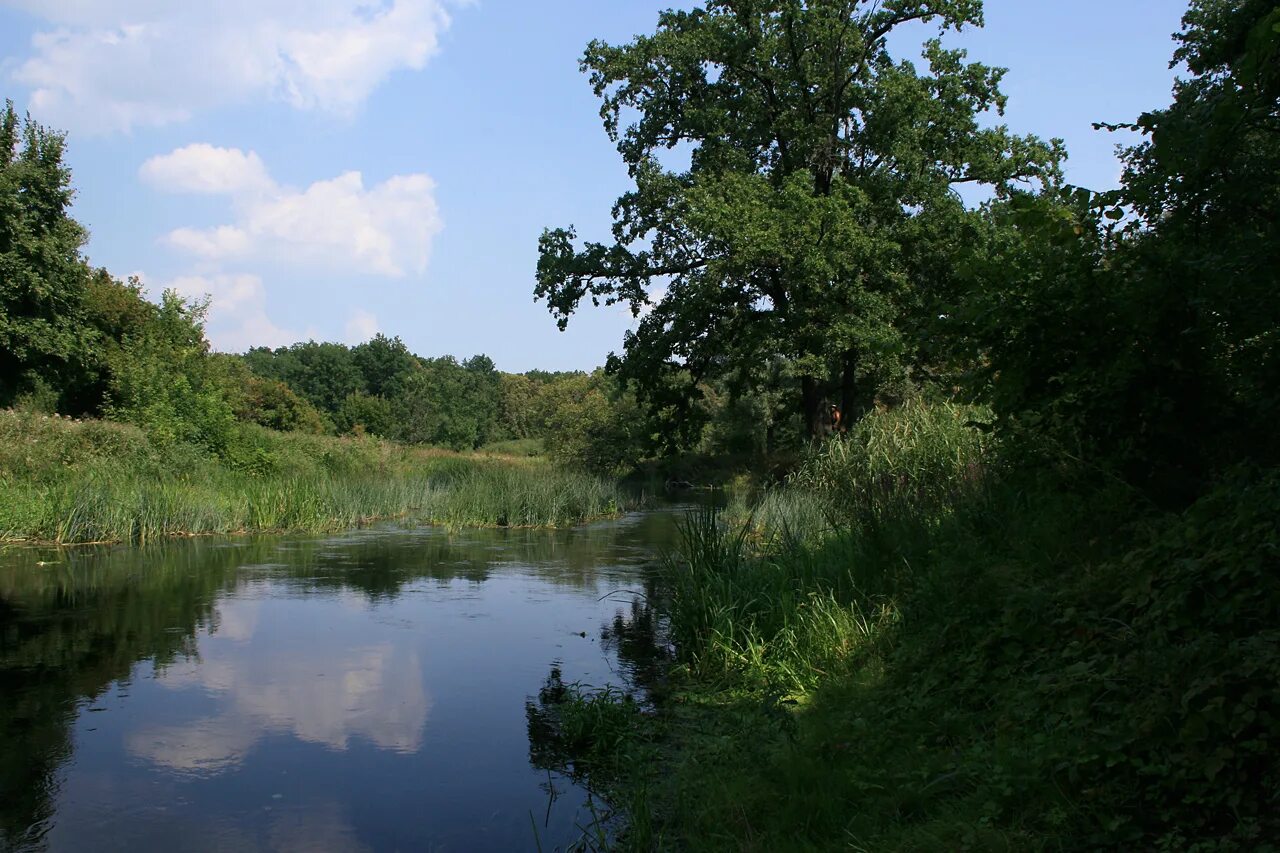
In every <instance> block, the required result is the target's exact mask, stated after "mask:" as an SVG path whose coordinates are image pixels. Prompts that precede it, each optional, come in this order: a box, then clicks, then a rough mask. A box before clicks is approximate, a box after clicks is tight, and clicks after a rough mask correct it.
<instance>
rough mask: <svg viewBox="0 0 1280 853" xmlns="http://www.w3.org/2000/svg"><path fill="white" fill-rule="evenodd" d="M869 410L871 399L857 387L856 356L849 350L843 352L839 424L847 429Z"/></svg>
mask: <svg viewBox="0 0 1280 853" xmlns="http://www.w3.org/2000/svg"><path fill="white" fill-rule="evenodd" d="M870 410H871V400H870V399H869V398H868V395H866V394H865V393H864V392H863V390H862V389H861V388H859V387H858V356H857V355H856V354H855V353H854V351H853V350H849V351H848V352H846V353H845V354H844V366H843V368H842V369H841V371H840V423H841V426H842V427H843V428H844V429H848V428H849V427H850V426H852V425H853V423H854V422H855V421H857V420H858V419H859V418H861V417H862V416H863V415H865V414H866V413H867V412H868V411H870Z"/></svg>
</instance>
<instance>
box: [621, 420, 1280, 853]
mask: <svg viewBox="0 0 1280 853" xmlns="http://www.w3.org/2000/svg"><path fill="white" fill-rule="evenodd" d="M912 418H914V419H915V422H914V423H905V422H904V420H910V419H912ZM872 419H873V420H872V422H870V423H867V422H865V421H864V422H863V423H862V424H860V425H859V426H858V428H857V429H855V430H854V431H853V433H852V434H851V435H850V436H849V437H848V438H846V439H843V440H840V441H838V442H834V443H832V444H830V445H828V446H826V447H824V448H822V449H820V450H818V451H817V452H815V453H814V454H813V455H812V456H811V457H810V458H809V459H807V460H805V462H804V463H803V465H802V467H801V470H800V473H798V474H797V475H796V476H795V477H793V478H792V479H791V480H790V481H789V482H787V483H786V484H785V485H783V486H782V487H780V488H778V489H776V490H773V491H770V492H767V493H765V494H764V495H763V496H762V497H761V499H760V500H759V501H757V502H756V503H755V504H754V505H750V506H747V505H738V506H734V507H730V509H729V511H727V512H724V513H718V514H717V513H714V512H712V511H700V512H697V513H695V514H694V515H692V516H690V517H689V518H688V519H687V520H686V521H685V523H684V524H683V526H682V529H681V545H680V548H679V549H678V552H677V553H676V554H674V555H672V557H671V558H670V559H669V560H667V562H666V564H665V566H664V573H663V578H664V580H665V584H664V586H665V588H666V589H665V591H666V599H665V600H666V608H667V615H668V618H669V625H670V631H671V634H672V636H673V639H674V640H675V648H676V662H675V664H674V667H673V670H672V672H671V679H670V683H669V684H668V685H667V687H666V690H665V693H664V696H665V698H664V701H663V704H662V706H661V714H660V717H661V721H662V722H661V726H662V732H663V735H662V738H663V740H662V742H661V744H660V746H659V748H658V751H657V753H656V755H657V756H659V758H658V761H659V764H660V767H659V768H658V769H657V770H654V769H653V768H652V767H645V768H637V770H636V771H635V775H634V776H631V777H626V776H624V778H623V782H622V783H620V784H619V786H618V787H619V788H620V792H619V793H618V794H617V795H616V801H617V802H618V803H621V804H624V807H625V803H627V802H630V801H636V802H641V803H643V809H644V810H643V812H641V813H637V814H635V815H632V816H631V829H630V830H629V832H627V833H624V834H623V835H622V836H620V846H622V847H624V848H629V849H641V850H643V849H652V847H651V846H647V842H646V841H645V839H653V838H661V839H662V842H663V844H664V845H666V846H669V847H671V848H678V849H688V850H779V849H787V850H807V849H833V848H836V847H841V848H844V849H852V850H866V851H879V850H1010V851H1013V850H1018V851H1021V850H1070V849H1080V850H1097V849H1123V850H1134V849H1143V850H1185V849H1197V850H1245V849H1263V848H1265V847H1266V845H1267V844H1268V843H1270V842H1271V841H1272V840H1274V839H1275V838H1277V837H1280V819H1278V818H1277V817H1276V815H1278V814H1280V801H1277V799H1276V793H1275V792H1276V791H1277V790H1280V770H1278V769H1277V765H1276V764H1275V762H1274V755H1273V751H1274V750H1273V746H1272V745H1273V744H1274V743H1275V738H1276V732H1277V727H1278V726H1280V723H1277V720H1280V691H1278V690H1277V687H1276V685H1277V684H1278V683H1280V653H1277V649H1280V633H1278V631H1280V628H1278V627H1277V626H1280V569H1278V568H1277V566H1278V564H1277V557H1276V555H1277V550H1276V542H1277V537H1276V532H1275V531H1276V527H1275V518H1276V517H1277V514H1278V513H1280V472H1275V471H1272V472H1265V471H1263V472H1257V471H1252V472H1250V471H1244V472H1238V473H1237V474H1235V475H1233V476H1232V477H1229V478H1227V479H1226V480H1224V482H1223V483H1222V485H1221V486H1220V487H1219V489H1218V490H1217V491H1216V492H1214V493H1213V494H1211V495H1209V496H1207V497H1206V498H1204V499H1202V500H1201V501H1200V502H1199V503H1197V504H1196V505H1194V506H1192V507H1191V508H1189V509H1188V510H1186V511H1185V512H1184V513H1183V514H1181V515H1177V516H1170V515H1153V514H1151V513H1150V511H1149V510H1148V509H1147V508H1146V505H1145V504H1142V503H1140V502H1136V501H1135V500H1134V499H1133V495H1132V493H1131V492H1129V491H1128V490H1126V489H1125V488H1123V487H1121V486H1119V485H1117V484H1115V483H1111V482H1103V483H1093V484H1087V487H1085V486H1082V480H1081V479H1080V478H1079V477H1078V476H1077V475H1076V474H1075V473H1074V472H1071V473H1070V476H1068V477H1065V478H1063V477H1057V476H1054V472H1053V471H1052V470H1046V469H1044V468H1042V467H1038V466H1037V467H1036V468H1034V469H1031V468H1026V467H1022V468H1019V467H1018V466H1015V465H1009V466H1007V467H1006V466H1004V465H1000V464H997V461H998V460H997V458H996V457H994V456H993V451H994V450H995V448H992V447H990V445H989V444H988V442H987V438H986V436H985V435H984V434H982V433H981V431H980V430H979V429H978V428H977V427H975V426H971V425H970V423H969V422H970V421H971V420H977V419H976V418H973V417H972V413H971V412H969V411H966V410H965V409H963V408H961V407H945V408H943V409H941V410H940V411H939V410H930V409H927V408H916V409H914V410H911V409H907V410H906V411H904V412H897V413H878V414H876V415H873V416H872ZM966 430H968V431H972V432H973V433H976V434H973V435H966V433H965V431H966ZM601 716H603V715H601ZM655 777H656V778H655ZM640 789H643V791H642V792H641V791H640Z"/></svg>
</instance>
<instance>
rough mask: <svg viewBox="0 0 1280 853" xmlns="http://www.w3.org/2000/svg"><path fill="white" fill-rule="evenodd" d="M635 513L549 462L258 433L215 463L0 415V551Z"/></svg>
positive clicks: (112, 432)
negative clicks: (21, 546) (21, 545)
mask: <svg viewBox="0 0 1280 853" xmlns="http://www.w3.org/2000/svg"><path fill="white" fill-rule="evenodd" d="M634 503H635V501H634V499H633V498H631V497H630V496H629V495H628V494H627V493H625V492H623V491H622V490H621V489H620V488H619V487H618V486H617V485H616V484H614V483H611V482H608V481H605V480H602V479H600V478H598V477H594V476H591V475H587V474H582V473H578V472H573V471H566V470H562V469H559V468H556V467H554V466H552V465H551V464H550V463H548V462H546V461H544V460H537V459H524V458H517V457H479V456H467V455H460V454H454V453H449V452H447V451H439V450H431V449H419V448H407V447H403V446H399V445H395V444H391V443H388V442H382V441H377V440H374V439H369V438H325V437H320V436H308V435H301V434H292V433H289V434H285V433H276V432H272V431H269V430H265V429H261V428H256V427H246V428H245V430H244V433H243V436H242V441H241V443H240V444H239V445H238V446H237V447H236V448H234V451H233V452H232V453H231V454H229V457H228V458H227V459H216V458H213V457H210V456H208V455H206V454H203V453H201V452H199V451H197V450H195V449H193V448H190V447H187V446H184V445H169V446H161V445H157V444H155V443H153V442H151V441H149V440H148V438H147V436H146V435H145V434H144V433H142V432H141V431H140V430H138V429H136V428H134V427H131V426H127V425H124V424H115V423H110V422H105V421H93V420H87V421H72V420H68V419H59V418H52V417H46V416H41V415H39V414H32V413H22V412H12V411H4V412H0V539H4V540H9V541H13V540H39V541H49V542H56V543H82V542H146V541H148V540H151V539H155V538H157V537H163V536H175V535H205V534H227V533H243V532H251V531H273V532H274V531H297V530H338V529H346V528H352V527H356V526H359V525H362V524H367V523H369V522H371V521H374V520H377V519H393V518H406V519H411V520H414V521H420V522H424V523H432V524H443V525H449V526H454V527H464V526H521V527H562V526H568V525H572V524H576V523H579V522H582V521H586V520H589V519H592V518H599V517H604V516H611V515H616V514H618V513H620V512H622V511H624V510H625V509H627V508H629V507H631V506H633V505H634Z"/></svg>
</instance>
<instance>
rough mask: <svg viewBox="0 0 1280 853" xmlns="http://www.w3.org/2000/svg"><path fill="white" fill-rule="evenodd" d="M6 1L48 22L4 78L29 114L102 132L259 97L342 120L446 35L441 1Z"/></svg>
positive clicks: (422, 61)
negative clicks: (24, 89) (25, 92)
mask: <svg viewBox="0 0 1280 853" xmlns="http://www.w3.org/2000/svg"><path fill="white" fill-rule="evenodd" d="M7 2H8V3H9V4H10V5H13V6H17V7H18V8H21V9H24V10H25V11H27V12H30V13H31V14H33V15H36V16H38V17H40V18H42V19H44V20H45V21H47V22H49V24H50V25H51V26H50V28H49V29H47V30H45V31H42V32H39V33H37V34H36V35H35V36H33V37H32V41H31V47H32V52H31V54H30V55H29V56H28V57H26V58H25V59H23V60H20V61H19V62H18V63H17V65H16V68H15V71H14V73H13V77H14V79H15V80H16V81H17V82H18V83H21V84H23V85H26V86H29V87H30V88H31V89H32V96H31V109H32V112H34V113H35V114H36V115H37V116H38V117H39V118H40V119H41V120H42V121H46V122H49V123H52V124H55V125H57V126H59V127H66V128H69V129H73V130H90V131H104V132H109V131H127V130H130V129H131V128H134V127H137V126H148V125H150V126H155V125H163V124H169V123H172V122H178V121H183V120H185V119H187V118H189V117H190V116H191V115H192V114H193V113H195V112H197V111H199V110H203V109H210V108H215V107H221V106H228V105H233V104H241V103H247V102H251V101H257V100H263V99H274V100H280V101H284V102H287V103H289V104H291V105H292V106H294V107H295V108H298V109H305V110H320V111H324V112H328V113H332V114H336V115H339V116H348V115H351V114H352V113H353V112H354V111H355V110H356V109H357V108H358V107H359V106H360V105H361V104H362V103H363V102H364V101H365V99H366V98H368V97H369V95H370V94H371V93H372V92H373V91H374V89H376V88H377V87H378V86H379V85H380V84H381V83H382V82H383V81H384V80H386V79H387V77H389V76H390V75H391V74H392V73H394V72H395V71H398V70H403V69H409V70H418V69H421V68H422V67H423V66H425V65H426V62H427V60H428V59H430V57H431V56H432V55H433V54H435V53H436V51H437V49H438V46H439V37H440V34H441V33H442V32H443V31H444V30H445V29H447V27H448V26H449V16H448V14H447V12H446V11H445V8H444V7H445V3H446V2H448V0H383V2H372V3H371V2H369V0H219V2H217V3H189V2H172V0H120V1H119V2H112V3H103V2H101V0H7Z"/></svg>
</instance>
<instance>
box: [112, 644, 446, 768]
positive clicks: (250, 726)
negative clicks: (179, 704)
mask: <svg viewBox="0 0 1280 853" xmlns="http://www.w3.org/2000/svg"><path fill="white" fill-rule="evenodd" d="M225 651H232V649H219V648H216V647H215V648H212V649H209V650H208V651H207V652H205V653H204V654H203V660H202V661H200V662H198V663H197V662H195V661H189V662H187V663H186V664H185V665H180V666H175V667H173V668H172V669H170V670H169V671H168V672H166V673H165V674H164V675H163V676H161V683H162V684H164V685H165V686H168V687H175V688H185V687H196V686H199V687H202V688H204V689H205V690H207V691H209V692H211V693H216V694H225V695H226V696H227V698H228V700H229V701H228V704H227V707H226V709H225V710H224V711H223V712H222V713H221V714H218V715H216V716H212V717H205V718H203V719H200V720H196V721H195V722H191V723H187V724H184V725H178V726H166V727H159V728H151V729H144V730H142V731H139V732H137V733H135V734H132V735H130V736H129V738H128V748H129V751H130V752H132V753H133V754H134V755H137V756H139V757H142V758H146V759H148V760H150V761H153V762H155V763H157V764H161V765H164V766H166V767H170V768H173V769H174V770H182V771H196V772H205V773H216V772H219V771H221V770H224V769H227V768H229V767H232V766H234V765H237V764H239V763H240V762H241V761H242V760H243V759H244V757H245V756H246V755H247V754H248V752H249V751H250V750H251V749H252V748H253V746H254V744H255V743H257V741H258V740H259V738H261V737H263V736H265V735H268V734H272V733H278V732H290V733H292V734H293V735H294V737H297V738H298V739H299V740H304V741H308V742H311V743H319V744H323V745H325V746H327V747H329V748H330V749H337V750H345V749H346V748H347V745H348V741H349V740H350V739H351V738H352V737H364V738H367V739H368V740H369V741H371V742H373V743H374V744H375V745H377V746H379V747H381V748H382V749H389V750H395V751H397V752H413V751H416V750H417V749H418V747H419V746H420V745H421V742H422V732H423V728H424V727H425V726H426V722H427V715H428V713H429V712H430V709H431V700H430V697H429V696H428V695H427V692H426V689H425V687H424V686H423V682H422V667H421V664H420V662H419V660H418V655H417V653H416V652H413V651H404V650H397V649H395V648H394V647H393V646H391V645H390V644H381V645H377V646H370V647H365V648H359V649H350V650H346V651H344V652H341V653H338V654H333V653H329V652H327V651H326V650H324V649H322V648H315V649H312V650H300V649H297V648H293V649H282V650H280V651H276V652H271V651H268V652H265V653H264V652H260V651H256V650H255V651H254V652H253V653H251V654H243V652H240V653H237V659H235V660H227V659H221V658H220V654H221V653H223V652H225Z"/></svg>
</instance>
